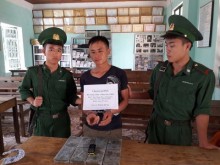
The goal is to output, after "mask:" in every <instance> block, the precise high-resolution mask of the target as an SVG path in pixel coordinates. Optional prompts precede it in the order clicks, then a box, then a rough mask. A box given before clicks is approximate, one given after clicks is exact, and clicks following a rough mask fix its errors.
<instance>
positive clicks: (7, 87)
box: [0, 77, 30, 136]
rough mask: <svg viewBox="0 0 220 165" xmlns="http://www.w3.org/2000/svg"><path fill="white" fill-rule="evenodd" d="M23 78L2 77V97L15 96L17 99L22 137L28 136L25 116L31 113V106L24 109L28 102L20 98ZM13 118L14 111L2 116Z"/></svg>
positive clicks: (0, 85)
mask: <svg viewBox="0 0 220 165" xmlns="http://www.w3.org/2000/svg"><path fill="white" fill-rule="evenodd" d="M22 80H23V77H0V95H1V96H15V97H16V98H17V106H18V115H19V119H20V128H21V136H26V131H25V119H24V118H25V115H27V114H28V113H29V111H30V108H29V107H30V106H29V105H27V106H28V108H24V106H25V105H26V104H29V103H28V102H27V101H23V100H21V98H20V93H19V92H18V87H19V85H20V83H21V82H22ZM5 116H12V111H11V110H8V111H6V112H4V113H2V114H1V117H5Z"/></svg>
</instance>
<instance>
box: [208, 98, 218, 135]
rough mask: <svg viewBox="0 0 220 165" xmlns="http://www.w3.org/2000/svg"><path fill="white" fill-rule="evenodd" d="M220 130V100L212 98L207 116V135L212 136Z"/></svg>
mask: <svg viewBox="0 0 220 165" xmlns="http://www.w3.org/2000/svg"><path fill="white" fill-rule="evenodd" d="M219 130H220V100H212V103H211V115H210V118H209V127H208V135H209V136H212V135H214V133H215V132H217V131H219Z"/></svg>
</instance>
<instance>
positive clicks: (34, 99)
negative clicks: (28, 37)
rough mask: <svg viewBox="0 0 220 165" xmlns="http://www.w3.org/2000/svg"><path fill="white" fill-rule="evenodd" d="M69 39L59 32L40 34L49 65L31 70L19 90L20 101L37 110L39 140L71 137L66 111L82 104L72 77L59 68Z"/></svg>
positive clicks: (45, 63) (51, 31)
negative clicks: (26, 102) (46, 137)
mask: <svg viewBox="0 0 220 165" xmlns="http://www.w3.org/2000/svg"><path fill="white" fill-rule="evenodd" d="M66 39H67V36H66V33H65V32H64V31H63V30H61V29H59V28H55V27H52V28H48V29H46V30H44V31H43V32H41V34H40V35H39V37H38V40H39V42H40V43H41V44H42V45H43V53H44V55H45V57H46V61H45V62H44V64H43V65H39V66H33V67H30V68H29V69H28V70H27V73H26V75H25V77H24V79H23V82H22V84H21V86H20V87H19V92H20V94H21V98H22V99H23V100H27V101H28V102H29V103H30V104H31V108H32V109H34V110H35V114H36V115H35V116H36V120H35V127H34V135H37V136H49V137H65V138H67V137H69V136H70V133H71V131H70V117H69V115H68V112H67V107H68V106H69V104H72V105H76V104H80V103H81V100H80V99H79V98H78V96H77V94H76V93H77V89H76V84H75V82H74V80H73V76H72V74H71V73H70V72H69V71H68V70H66V69H64V68H61V67H60V66H59V64H58V62H59V61H60V59H61V56H62V50H63V45H64V44H65V42H66Z"/></svg>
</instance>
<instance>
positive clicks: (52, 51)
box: [43, 44, 63, 65]
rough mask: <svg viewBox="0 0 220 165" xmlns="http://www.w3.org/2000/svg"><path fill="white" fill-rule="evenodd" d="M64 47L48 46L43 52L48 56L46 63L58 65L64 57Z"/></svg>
mask: <svg viewBox="0 0 220 165" xmlns="http://www.w3.org/2000/svg"><path fill="white" fill-rule="evenodd" d="M62 50H63V47H62V46H60V45H53V44H46V45H45V47H44V49H43V52H44V55H45V56H46V63H47V64H51V65H57V64H58V62H59V61H60V59H61V56H62Z"/></svg>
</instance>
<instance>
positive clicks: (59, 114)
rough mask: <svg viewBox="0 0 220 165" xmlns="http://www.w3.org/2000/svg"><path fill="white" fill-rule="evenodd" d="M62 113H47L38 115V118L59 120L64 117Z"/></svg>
mask: <svg viewBox="0 0 220 165" xmlns="http://www.w3.org/2000/svg"><path fill="white" fill-rule="evenodd" d="M64 114H65V113H64V112H58V113H55V114H49V113H40V116H45V117H46V116H47V117H48V116H50V117H51V118H52V119H57V118H60V117H62V116H64Z"/></svg>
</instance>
